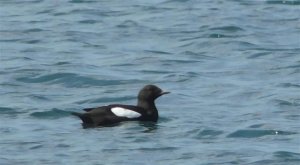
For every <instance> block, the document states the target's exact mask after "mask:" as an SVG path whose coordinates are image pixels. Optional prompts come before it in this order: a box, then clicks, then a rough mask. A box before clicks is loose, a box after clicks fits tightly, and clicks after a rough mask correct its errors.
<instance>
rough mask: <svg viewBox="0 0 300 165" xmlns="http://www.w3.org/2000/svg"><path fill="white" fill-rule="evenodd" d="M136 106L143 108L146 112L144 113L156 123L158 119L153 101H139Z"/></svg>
mask: <svg viewBox="0 0 300 165" xmlns="http://www.w3.org/2000/svg"><path fill="white" fill-rule="evenodd" d="M137 106H138V107H142V108H144V109H145V110H146V111H147V112H146V113H147V114H148V115H149V116H154V118H155V121H157V119H158V111H157V109H156V106H155V103H154V100H153V101H145V100H141V99H139V100H138V104H137Z"/></svg>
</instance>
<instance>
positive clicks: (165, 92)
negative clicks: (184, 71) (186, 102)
mask: <svg viewBox="0 0 300 165" xmlns="http://www.w3.org/2000/svg"><path fill="white" fill-rule="evenodd" d="M169 93H171V92H168V91H162V92H161V93H160V96H162V95H165V94H169Z"/></svg>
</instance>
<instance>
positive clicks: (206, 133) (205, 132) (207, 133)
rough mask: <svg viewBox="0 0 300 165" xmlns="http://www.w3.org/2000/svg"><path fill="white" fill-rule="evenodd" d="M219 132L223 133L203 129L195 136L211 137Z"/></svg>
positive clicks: (201, 137)
mask: <svg viewBox="0 0 300 165" xmlns="http://www.w3.org/2000/svg"><path fill="white" fill-rule="evenodd" d="M221 134H223V131H219V130H212V129H204V130H202V131H200V132H199V133H198V134H197V136H196V138H197V139H211V138H215V137H217V136H219V135H221Z"/></svg>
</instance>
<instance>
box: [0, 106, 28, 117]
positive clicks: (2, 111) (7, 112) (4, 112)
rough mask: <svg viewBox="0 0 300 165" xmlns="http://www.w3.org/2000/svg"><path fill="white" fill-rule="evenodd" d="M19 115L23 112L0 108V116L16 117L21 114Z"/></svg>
mask: <svg viewBox="0 0 300 165" xmlns="http://www.w3.org/2000/svg"><path fill="white" fill-rule="evenodd" d="M21 113H24V112H20V111H18V110H16V109H14V108H9V107H0V115H10V116H16V115H17V114H21Z"/></svg>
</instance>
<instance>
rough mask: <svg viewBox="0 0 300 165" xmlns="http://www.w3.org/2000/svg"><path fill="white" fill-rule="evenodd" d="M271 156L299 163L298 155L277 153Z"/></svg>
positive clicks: (299, 155) (299, 156) (283, 152)
mask: <svg viewBox="0 0 300 165" xmlns="http://www.w3.org/2000/svg"><path fill="white" fill-rule="evenodd" d="M273 155H274V156H275V157H277V158H279V159H283V160H284V161H291V160H292V161H300V153H295V152H288V151H277V152H274V153H273Z"/></svg>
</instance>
